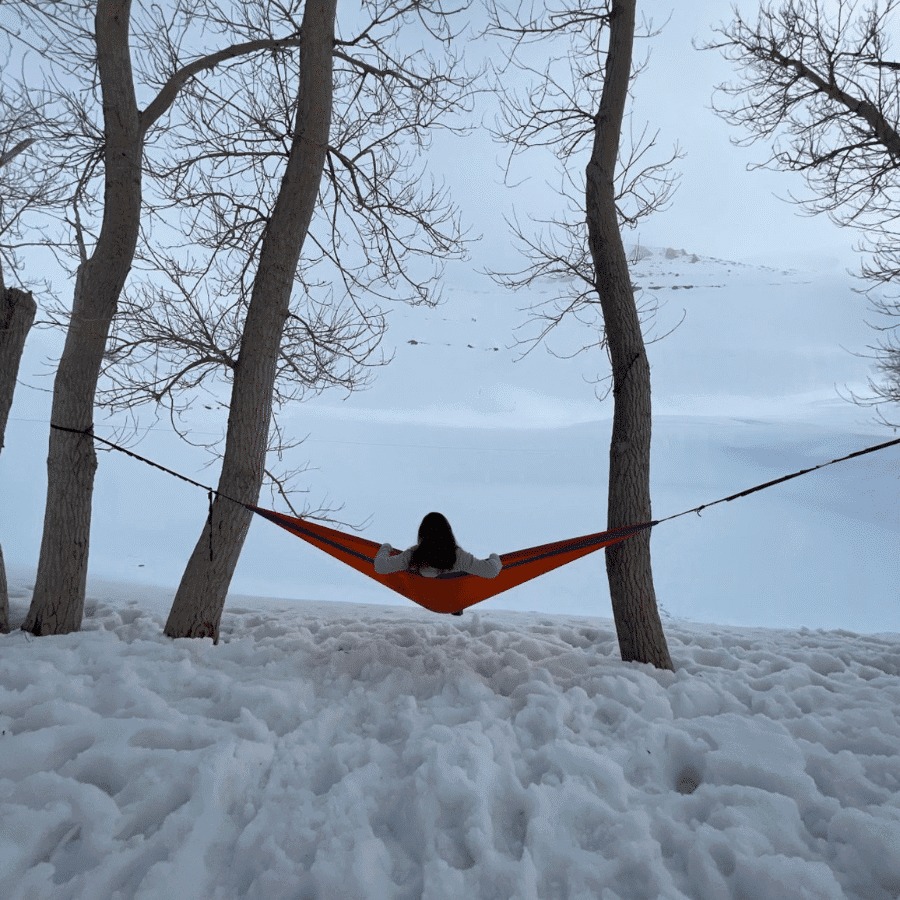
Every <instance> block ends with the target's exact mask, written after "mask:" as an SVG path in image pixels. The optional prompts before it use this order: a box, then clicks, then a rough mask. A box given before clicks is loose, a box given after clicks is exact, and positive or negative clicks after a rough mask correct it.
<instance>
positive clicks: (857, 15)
mask: <svg viewBox="0 0 900 900" xmlns="http://www.w3.org/2000/svg"><path fill="white" fill-rule="evenodd" d="M860 5H861V4H859V3H858V2H856V0H837V2H836V3H828V4H826V3H824V2H820V0H788V2H782V3H780V4H779V6H778V7H777V8H776V7H773V6H772V4H771V3H763V4H762V5H761V7H760V11H759V15H758V17H757V21H756V23H755V24H750V23H748V22H747V21H745V20H744V18H743V17H742V16H741V15H740V13H739V12H738V11H737V9H735V10H734V19H733V21H732V22H731V23H730V24H728V25H721V26H720V27H719V28H716V29H714V32H715V33H716V34H718V35H720V36H721V38H722V39H721V40H715V41H713V42H710V43H707V44H705V45H703V49H718V50H721V51H722V53H723V54H724V55H725V57H726V58H727V59H729V60H731V61H733V62H735V63H737V64H738V65H739V66H740V67H741V69H740V80H739V81H738V82H737V83H736V84H729V85H720V86H719V88H718V90H719V91H721V92H722V93H724V94H725V95H727V96H729V97H732V98H734V102H733V103H732V104H731V105H728V106H717V107H715V108H716V111H717V112H718V113H719V115H721V116H722V117H723V118H724V119H725V120H726V121H727V122H728V123H729V124H731V125H735V126H737V127H740V128H742V129H743V130H745V131H746V137H745V138H742V139H737V140H735V141H734V143H736V144H739V145H741V144H743V145H746V144H752V143H755V142H757V141H761V140H766V141H768V140H771V141H772V153H771V155H770V156H769V158H768V159H767V160H766V161H765V162H762V163H759V164H755V165H753V166H750V167H749V168H762V167H765V168H772V169H779V170H784V171H789V172H799V173H801V174H802V175H803V176H804V178H805V179H806V182H807V185H808V186H809V188H810V190H811V192H812V195H813V196H812V197H808V198H797V197H794V196H793V195H791V199H792V200H793V201H794V202H796V203H798V204H799V205H800V206H801V207H802V208H803V209H804V211H805V212H807V213H808V214H810V215H818V214H822V213H825V214H826V215H828V216H829V217H830V218H831V219H832V220H833V221H834V222H836V223H837V224H839V225H842V226H849V227H852V228H857V229H859V230H860V231H861V232H863V234H864V235H865V238H864V241H863V243H862V244H861V245H860V247H859V249H860V250H862V251H866V250H867V251H869V252H870V254H871V256H870V259H869V260H867V261H864V262H863V265H862V268H861V276H862V278H863V279H865V280H867V281H869V282H871V285H870V288H869V290H868V293H869V294H870V296H871V297H872V298H873V300H874V304H875V307H876V309H877V310H878V311H879V312H881V313H883V314H885V315H888V316H895V317H896V316H900V295H898V294H896V293H894V295H893V296H891V295H890V294H886V293H883V289H885V288H889V287H891V286H895V285H897V283H898V282H900V232H898V229H897V218H898V216H900V62H897V61H896V59H893V60H892V59H889V58H888V57H889V56H890V55H892V54H891V47H890V37H891V35H892V34H895V33H896V28H897V25H898V24H900V21H898V19H897V18H896V13H897V9H898V5H900V4H898V0H884V2H877V0H876V2H871V3H867V4H866V5H865V6H863V7H862V8H861V9H860V8H859V7H860ZM897 327H898V325H897V324H895V325H892V326H888V327H887V328H880V329H879V330H881V331H883V332H884V333H885V334H886V338H887V339H886V342H885V343H883V344H881V346H880V347H879V348H872V349H874V350H876V352H877V353H878V354H879V355H880V357H881V358H880V362H879V364H878V368H879V369H880V371H881V373H882V374H883V375H884V376H885V378H886V381H885V383H884V384H882V385H876V384H874V383H872V382H871V381H870V385H871V387H872V389H873V390H874V392H875V396H876V397H878V398H880V399H879V400H878V401H876V403H883V402H892V403H898V402H900V344H898V343H897V342H896V338H894V339H893V340H892V335H891V332H892V331H893V330H894V329H896V328H897Z"/></svg>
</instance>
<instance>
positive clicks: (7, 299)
mask: <svg viewBox="0 0 900 900" xmlns="http://www.w3.org/2000/svg"><path fill="white" fill-rule="evenodd" d="M36 312H37V303H35V302H34V297H32V295H31V294H30V293H27V292H26V291H20V290H19V289H18V288H8V289H7V290H6V291H3V290H2V279H0V451H2V450H3V441H4V437H5V435H6V423H7V421H8V419H9V410H10V408H11V407H12V402H13V395H14V394H15V392H16V376H17V375H18V374H19V363H20V362H21V360H22V351H23V350H24V349H25V340H26V339H27V337H28V332H29V331H30V329H31V326H32V324H33V323H34V316H35V313H36ZM7 631H9V594H8V592H7V588H6V569H5V567H4V565H3V549H2V547H0V633H5V632H7Z"/></svg>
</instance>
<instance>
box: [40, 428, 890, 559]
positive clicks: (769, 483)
mask: <svg viewBox="0 0 900 900" xmlns="http://www.w3.org/2000/svg"><path fill="white" fill-rule="evenodd" d="M50 427H51V428H56V429H57V430H59V431H71V432H73V433H74V434H86V435H88V436H90V437H93V438H94V440H95V441H102V442H103V443H104V444H107V445H108V446H110V447H112V448H114V449H115V450H121V451H122V452H123V453H127V454H128V455H129V456H133V457H134V458H135V459H139V460H140V461H141V462H145V463H147V465H150V466H155V467H156V468H157V469H162V471H163V472H168V474H169V475H174V476H175V477H176V478H180V479H181V480H182V481H186V482H187V483H188V484H193V485H195V486H196V487H199V488H203V490H205V491H207V492H208V493H209V522H210V539H209V540H210V545H209V553H210V559H212V495H213V494H216V496H218V497H224V498H225V499H226V500H231V502H232V503H237V504H239V505H240V506H243V507H246V508H247V509H251V507H249V506H247V504H246V503H241V502H240V500H235V499H234V498H233V497H228V496H227V495H225V494H222V493H220V492H219V491H217V490H215V489H214V488H211V487H209V486H208V485H205V484H200V482H199V481H193V480H192V479H190V478H186V477H185V476H184V475H179V474H178V472H173V471H172V470H171V469H167V468H166V467H165V466H161V465H160V464H159V463H155V462H153V461H152V460H150V459H145V458H144V457H143V456H138V454H137V453H132V452H131V450H126V449H125V448H124V447H120V446H119V445H118V444H114V443H113V442H112V441H108V440H106V439H105V438H102V437H98V436H97V435H96V434H94V433H93V425H92V426H91V427H90V428H87V429H81V428H64V427H63V426H62V425H54V424H53V423H52V422H51V423H50ZM895 444H900V438H895V439H894V440H893V441H885V442H884V443H883V444H876V445H875V446H874V447H866V448H865V449H863V450H856V451H854V452H853V453H848V454H847V455H846V456H839V457H838V458H837V459H832V460H831V461H830V462H824V463H819V465H817V466H812V467H811V468H809V469H801V470H800V471H799V472H792V473H791V474H790V475H783V476H782V477H781V478H775V479H774V480H773V481H767V482H765V483H764V484H757V485H755V486H754V487H750V488H747V489H746V490H744V491H740V492H739V493H737V494H732V495H731V496H730V497H722V498H721V500H713V501H712V502H711V503H704V504H702V505H701V506H695V507H694V508H693V509H686V510H685V511H684V512H680V513H675V515H674V516H666V518H664V519H655V520H654V521H652V522H650V523H648V524H649V525H651V526H652V525H659V524H661V523H662V522H668V521H669V519H677V518H678V517H679V516H686V515H687V514H688V513H692V512H695V513H697V515H698V516H699V515H700V512H701V510H704V509H706V508H707V507H709V506H715V505H716V504H717V503H728V502H730V501H731V500H737V499H738V497H746V496H747V495H748V494H754V493H756V491H762V490H765V488H768V487H772V486H773V485H776V484H781V483H782V482H783V481H790V480H791V479H792V478H799V477H800V476H801V475H806V474H807V473H809V472H815V471H816V469H824V468H825V467H826V466H833V465H834V464H835V463H839V462H844V461H845V460H848V459H854V458H855V457H857V456H865V454H866V453H874V452H875V451H876V450H884V449H885V447H893V446H894V445H895ZM644 527H646V526H644V525H642V526H640V528H644Z"/></svg>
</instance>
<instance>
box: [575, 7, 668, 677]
mask: <svg viewBox="0 0 900 900" xmlns="http://www.w3.org/2000/svg"><path fill="white" fill-rule="evenodd" d="M635 6H636V0H613V3H612V11H611V15H610V32H609V54H608V56H607V60H606V77H605V80H604V84H603V93H602V96H601V99H600V109H599V111H598V112H597V115H596V117H595V119H594V122H595V126H594V144H593V150H592V153H591V158H590V161H589V162H588V165H587V171H586V185H585V200H586V211H587V225H588V241H589V244H590V250H591V256H592V258H593V262H594V271H595V273H596V288H597V293H598V294H599V297H600V305H601V308H602V310H603V320H604V324H605V328H606V340H607V346H608V348H609V356H610V361H611V363H612V375H613V402H614V410H613V428H612V440H611V442H610V448H609V500H608V507H607V528H619V527H622V526H626V525H634V524H637V523H639V522H648V521H650V519H651V513H650V428H651V411H650V364H649V362H648V361H647V353H646V350H645V348H644V339H643V336H642V334H641V326H640V320H639V318H638V311H637V305H636V303H635V300H634V290H633V288H632V285H631V278H630V275H629V272H628V262H627V260H626V257H625V248H624V246H623V244H622V236H621V234H620V233H619V226H618V218H617V213H616V203H615V187H614V174H615V165H616V159H617V156H618V149H619V138H620V132H621V127H622V116H623V113H624V109H625V99H626V97H627V94H628V83H629V79H630V75H631V51H632V44H633V41H634V20H635ZM606 574H607V578H608V580H609V593H610V599H611V600H612V608H613V617H614V619H615V623H616V634H617V635H618V638H619V651H620V653H621V655H622V659H623V660H624V661H626V662H630V661H637V662H649V663H653V665H655V666H656V667H657V668H661V669H674V666H673V665H672V660H671V657H670V656H669V650H668V647H667V645H666V637H665V634H664V633H663V629H662V622H661V621H660V618H659V611H658V609H657V606H656V593H655V591H654V588H653V571H652V569H651V565H650V531H649V530H647V531H644V532H642V533H641V534H639V535H635V536H634V537H631V538H629V539H628V540H627V541H622V542H621V543H618V544H615V545H613V546H612V547H607V548H606Z"/></svg>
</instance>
